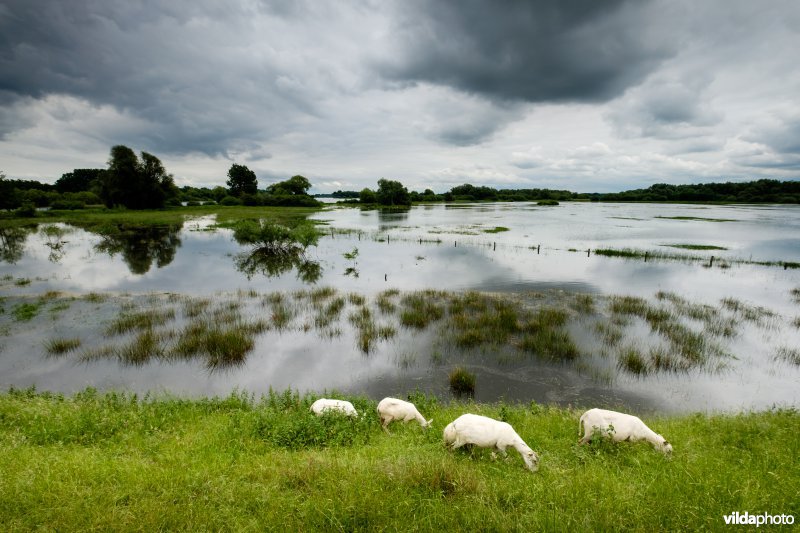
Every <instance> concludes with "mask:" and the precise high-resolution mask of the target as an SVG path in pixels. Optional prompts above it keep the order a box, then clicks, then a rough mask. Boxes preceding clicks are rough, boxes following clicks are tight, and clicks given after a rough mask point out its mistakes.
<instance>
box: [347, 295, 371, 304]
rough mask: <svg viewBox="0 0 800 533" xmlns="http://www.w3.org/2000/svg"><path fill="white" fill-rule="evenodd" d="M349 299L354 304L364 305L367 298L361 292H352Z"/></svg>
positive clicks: (348, 296)
mask: <svg viewBox="0 0 800 533" xmlns="http://www.w3.org/2000/svg"><path fill="white" fill-rule="evenodd" d="M347 301H348V302H350V304H352V305H364V304H365V303H366V302H367V299H366V298H365V297H364V296H363V295H361V294H358V293H355V292H351V293H350V294H348V295H347Z"/></svg>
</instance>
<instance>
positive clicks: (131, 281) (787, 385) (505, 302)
mask: <svg viewBox="0 0 800 533" xmlns="http://www.w3.org/2000/svg"><path fill="white" fill-rule="evenodd" d="M312 218H314V219H316V220H317V221H320V222H322V223H323V225H322V226H320V227H321V229H322V230H323V237H322V238H320V240H319V242H318V244H317V245H316V246H309V247H308V248H307V249H306V250H305V252H304V253H302V254H298V255H297V256H289V255H286V256H282V257H281V258H280V259H279V260H278V259H275V258H268V257H263V256H261V255H259V254H257V253H255V252H254V251H253V249H252V247H251V246H248V245H243V244H240V243H238V242H237V241H236V240H235V239H234V238H233V232H232V231H231V230H230V229H225V228H219V227H216V226H214V222H215V220H214V219H213V218H211V217H207V218H201V219H193V220H187V221H185V222H184V223H183V224H182V225H174V226H164V227H158V228H150V229H149V230H147V231H143V232H142V231H123V232H119V233H117V234H114V235H112V236H109V235H107V234H106V235H97V234H93V233H90V232H87V231H85V230H82V229H79V228H76V227H72V226H68V225H64V224H39V225H37V226H31V227H28V228H22V229H19V230H4V231H5V233H4V234H3V235H2V236H1V237H2V239H0V243H2V248H0V297H2V301H0V307H1V308H2V311H3V312H2V314H0V387H3V388H7V387H9V386H15V387H27V386H31V385H36V386H37V387H38V388H40V389H47V390H54V391H63V392H72V391H75V390H79V389H82V388H84V387H86V386H94V387H97V388H101V389H106V388H122V389H128V390H135V391H139V392H145V391H169V392H172V393H176V394H188V395H211V394H226V393H228V392H229V391H231V390H233V389H235V388H239V389H244V390H248V391H252V392H255V393H260V392H264V391H267V390H268V389H269V388H270V387H272V388H274V389H284V388H289V387H291V388H297V389H299V390H301V391H304V390H318V391H322V390H325V389H327V390H331V389H336V390H341V391H351V392H357V393H364V394H368V395H370V396H372V397H375V398H381V397H383V396H386V395H390V394H394V395H403V394H406V393H408V392H410V391H414V390H417V389H419V390H421V391H423V392H428V393H435V394H437V395H439V396H442V397H446V396H448V395H449V394H450V391H449V388H448V375H449V373H450V372H451V371H452V370H453V369H454V368H455V367H463V368H465V369H467V370H468V371H469V372H471V373H472V374H474V375H475V376H476V386H475V393H474V395H475V398H476V399H477V400H481V401H491V400H496V399H500V398H504V399H507V400H518V401H530V400H535V401H537V402H553V403H559V404H567V403H572V404H579V405H589V404H600V403H602V404H603V405H618V406H627V407H630V408H636V409H652V410H660V411H690V410H736V409H742V408H745V409H749V408H766V407H770V406H772V405H798V403H800V393H799V392H798V391H799V390H800V269H798V268H797V266H799V265H798V263H800V209H798V208H797V207H783V206H686V205H654V204H636V205H629V204H589V203H574V204H569V203H568V204H562V205H559V206H547V207H545V206H537V205H535V204H470V205H433V206H419V207H414V208H412V209H410V210H407V211H395V212H379V211H374V210H373V211H361V210H358V209H351V208H348V209H343V208H336V207H331V208H328V209H327V210H325V211H322V212H319V213H317V214H316V215H314V216H313V217H312ZM422 311H425V312H427V313H429V316H428V315H426V316H428V318H426V319H420V318H415V317H416V315H415V314H414V313H420V312H422ZM148 317H149V318H148ZM137 320H140V322H136V321H137ZM420 321H421V322H420ZM126 324H129V325H126ZM115 328H116V329H115ZM198 339H199V340H198ZM228 343H231V344H228Z"/></svg>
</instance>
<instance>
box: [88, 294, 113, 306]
mask: <svg viewBox="0 0 800 533" xmlns="http://www.w3.org/2000/svg"><path fill="white" fill-rule="evenodd" d="M83 299H84V300H86V301H87V302H92V303H97V304H99V303H103V302H105V301H106V300H108V295H106V294H100V293H97V292H90V293H89V294H87V295H86V296H84V297H83Z"/></svg>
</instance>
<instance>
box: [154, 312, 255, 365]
mask: <svg viewBox="0 0 800 533" xmlns="http://www.w3.org/2000/svg"><path fill="white" fill-rule="evenodd" d="M266 328H267V323H266V322H265V321H253V322H245V321H238V322H235V323H232V324H219V323H213V322H210V321H205V320H198V321H193V322H191V323H190V324H189V325H188V326H186V327H185V328H184V329H183V330H181V331H179V332H178V333H177V339H176V341H175V343H174V345H173V346H172V348H171V349H170V351H169V353H168V355H169V356H170V357H180V358H192V357H198V356H199V357H203V358H204V360H205V364H206V367H207V368H209V369H212V370H214V369H219V368H227V367H232V366H239V365H242V364H244V362H245V360H246V357H247V355H248V354H249V353H250V352H251V351H252V350H253V348H254V346H255V336H256V335H257V334H259V333H262V332H263V331H264V330H266Z"/></svg>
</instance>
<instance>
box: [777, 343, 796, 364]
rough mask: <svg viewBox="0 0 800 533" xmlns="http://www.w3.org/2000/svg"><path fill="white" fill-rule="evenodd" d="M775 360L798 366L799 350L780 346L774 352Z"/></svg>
mask: <svg viewBox="0 0 800 533" xmlns="http://www.w3.org/2000/svg"><path fill="white" fill-rule="evenodd" d="M774 358H775V359H776V360H781V361H786V362H788V363H791V364H793V365H795V366H800V349H797V348H789V347H788V346H781V347H780V348H778V349H777V350H776V351H775V356H774Z"/></svg>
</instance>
